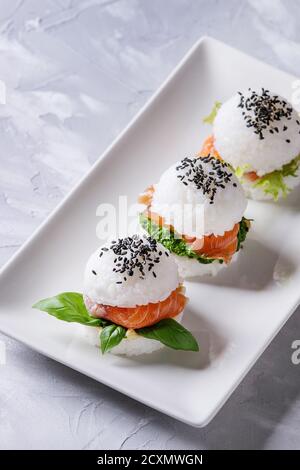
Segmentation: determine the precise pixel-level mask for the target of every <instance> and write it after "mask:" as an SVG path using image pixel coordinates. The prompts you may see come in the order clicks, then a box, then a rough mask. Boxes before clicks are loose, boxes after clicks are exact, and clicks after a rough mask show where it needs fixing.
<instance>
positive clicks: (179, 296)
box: [85, 286, 187, 329]
mask: <svg viewBox="0 0 300 470" xmlns="http://www.w3.org/2000/svg"><path fill="white" fill-rule="evenodd" d="M186 302H187V298H186V297H185V295H184V287H182V286H179V287H177V289H175V290H174V291H173V292H172V293H171V294H170V295H169V297H167V298H166V299H165V300H162V301H161V302H157V303H149V304H148V305H139V306H137V307H128V308H127V307H113V306H111V305H103V304H97V303H95V302H93V301H92V300H91V299H90V298H88V297H86V298H85V304H86V306H87V308H88V310H89V312H90V314H91V315H92V316H93V317H97V318H103V319H105V320H109V321H111V322H113V323H115V324H116V325H121V326H124V328H132V329H137V328H144V327H146V326H150V325H154V324H155V323H157V322H159V321H160V320H163V319H165V318H173V317H176V316H177V315H179V314H180V313H181V312H182V311H183V309H184V307H185V304H186Z"/></svg>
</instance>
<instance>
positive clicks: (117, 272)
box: [33, 235, 198, 356]
mask: <svg viewBox="0 0 300 470" xmlns="http://www.w3.org/2000/svg"><path fill="white" fill-rule="evenodd" d="M83 291H84V292H83V294H79V293H68V292H67V293H63V294H59V295H58V296H56V297H52V298H49V299H44V300H42V301H40V302H38V303H37V304H35V305H34V306H33V307H34V308H38V309H40V310H43V311H46V312H48V313H50V315H54V316H55V317H57V318H59V319H60V320H65V321H69V322H77V323H81V324H82V325H85V326H86V329H85V336H86V337H87V338H88V339H89V341H90V342H92V343H93V344H96V345H97V346H99V347H101V350H102V352H103V353H105V352H107V351H110V352H112V353H114V354H125V355H128V356H131V355H138V354H145V353H151V352H153V351H155V350H158V349H160V348H162V347H163V346H168V347H170V348H173V349H181V350H190V351H198V344H197V342H196V340H195V338H194V337H193V336H192V334H191V333H190V332H189V331H187V330H186V329H185V328H184V327H183V326H182V325H181V324H180V322H181V318H182V314H183V310H184V307H185V305H186V302H187V299H186V297H185V290H184V287H183V286H182V284H181V280H180V278H179V275H178V269H177V266H176V263H175V262H174V260H173V258H172V257H171V256H170V255H169V252H168V251H167V250H166V249H165V248H164V247H163V246H162V245H161V244H160V243H158V242H157V241H156V240H154V239H151V238H150V237H148V236H147V237H146V236H143V235H133V236H130V237H125V238H120V239H117V240H112V241H110V242H108V243H106V244H105V245H104V246H102V247H100V248H99V249H97V250H96V251H95V253H93V254H92V255H91V257H90V259H89V260H88V262H87V265H86V269H85V274H84V288H83Z"/></svg>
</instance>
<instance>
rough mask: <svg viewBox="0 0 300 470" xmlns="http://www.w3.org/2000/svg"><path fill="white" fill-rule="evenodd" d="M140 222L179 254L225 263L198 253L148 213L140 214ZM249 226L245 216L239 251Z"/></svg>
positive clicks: (172, 250) (241, 227)
mask: <svg viewBox="0 0 300 470" xmlns="http://www.w3.org/2000/svg"><path fill="white" fill-rule="evenodd" d="M140 224H141V226H142V227H143V228H144V229H145V230H146V231H147V232H148V233H149V235H150V236H151V237H152V238H155V240H157V241H158V242H160V243H161V244H162V245H164V247H165V248H167V249H168V250H169V251H171V252H172V253H175V254H176V255H178V256H186V257H188V258H193V259H196V260H197V261H198V262H199V263H202V264H210V263H213V262H215V263H223V260H222V259H215V258H206V257H205V256H203V255H199V254H198V253H196V252H195V251H193V250H192V249H191V247H190V246H189V245H188V244H187V243H186V242H185V241H184V240H183V239H182V238H179V237H176V234H175V232H174V231H172V230H169V228H167V227H160V226H159V225H158V224H156V223H155V222H153V220H151V219H150V218H149V217H148V216H147V214H146V213H142V214H140ZM249 228H250V221H248V220H247V219H245V217H243V219H242V220H241V222H240V229H239V233H238V248H237V251H238V250H239V249H240V247H241V243H243V242H244V241H245V239H246V236H247V233H248V231H249Z"/></svg>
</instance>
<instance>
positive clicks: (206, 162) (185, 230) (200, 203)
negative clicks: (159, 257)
mask: <svg viewBox="0 0 300 470" xmlns="http://www.w3.org/2000/svg"><path fill="white" fill-rule="evenodd" d="M139 202H140V203H142V204H144V205H145V206H146V208H145V210H144V211H143V212H142V214H141V215H140V222H141V226H142V227H143V229H144V230H146V232H147V233H148V234H149V235H151V237H153V238H155V239H156V240H157V241H158V242H160V243H161V244H162V245H164V246H165V248H167V249H169V250H170V252H171V253H172V254H173V256H174V259H175V261H176V263H177V264H178V267H179V273H180V275H181V276H182V277H185V278H189V277H194V276H201V275H215V274H217V273H218V272H219V270H220V269H222V267H224V266H227V265H228V264H230V262H231V261H232V259H233V258H234V257H235V254H236V253H237V252H238V251H239V250H240V248H241V246H242V243H243V242H244V241H245V239H246V236H247V233H248V230H249V228H250V222H249V221H248V220H247V219H246V218H245V217H244V212H245V209H246V206H247V200H246V197H245V193H244V191H243V189H242V187H241V184H240V183H239V181H238V179H237V177H236V176H235V175H234V174H233V172H232V170H231V168H230V167H229V166H228V165H227V164H225V163H224V162H221V161H220V160H219V159H218V158H216V157H215V156H214V155H207V156H205V157H203V158H202V157H198V156H197V157H192V158H185V159H183V160H181V161H180V162H177V163H176V164H175V165H173V166H172V167H171V168H169V169H168V170H167V171H165V173H163V175H162V176H161V178H160V180H159V182H158V184H156V185H153V186H151V187H149V188H148V189H147V190H146V191H145V192H144V193H143V194H142V195H141V196H140V197H139Z"/></svg>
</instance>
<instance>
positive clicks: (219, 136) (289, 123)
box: [213, 89, 300, 176]
mask: <svg viewBox="0 0 300 470" xmlns="http://www.w3.org/2000/svg"><path fill="white" fill-rule="evenodd" d="M299 132H300V118H299V116H298V113H297V112H296V110H295V109H293V107H292V106H291V105H290V104H289V103H288V102H287V101H286V100H285V99H284V98H282V97H280V96H279V95H276V94H275V93H271V92H269V91H267V90H264V89H262V90H260V91H258V90H257V91H255V90H252V89H248V90H247V91H245V92H242V93H237V94H236V95H234V96H233V97H232V98H230V99H229V100H228V101H226V102H225V103H224V104H223V105H222V106H221V108H220V110H219V111H218V114H217V116H216V118H215V121H214V127H213V134H214V139H215V142H214V144H215V148H216V150H217V151H218V152H219V154H220V155H221V157H222V158H223V159H224V160H225V161H226V162H228V163H230V164H231V165H232V166H233V167H234V168H238V167H241V168H246V169H247V171H255V172H256V173H257V175H258V176H263V175H265V174H267V173H271V172H273V171H274V170H278V169H280V168H282V166H283V165H285V164H286V163H289V162H290V161H291V160H293V159H294V158H296V157H297V156H298V155H299V153H300V133H299Z"/></svg>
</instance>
